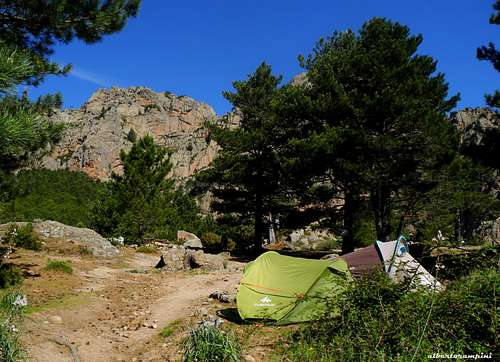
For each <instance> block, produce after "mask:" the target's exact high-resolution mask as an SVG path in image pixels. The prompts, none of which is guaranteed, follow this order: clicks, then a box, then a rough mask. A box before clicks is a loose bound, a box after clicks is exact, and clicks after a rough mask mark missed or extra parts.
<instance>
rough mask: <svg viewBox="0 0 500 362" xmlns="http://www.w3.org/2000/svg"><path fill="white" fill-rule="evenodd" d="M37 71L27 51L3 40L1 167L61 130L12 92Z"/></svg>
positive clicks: (39, 146)
mask: <svg viewBox="0 0 500 362" xmlns="http://www.w3.org/2000/svg"><path fill="white" fill-rule="evenodd" d="M35 72H36V70H35V69H34V66H33V64H32V63H31V61H30V59H29V56H28V55H27V54H26V52H23V51H19V50H15V49H12V48H9V47H6V46H5V45H3V44H0V97H1V98H0V170H3V171H10V170H12V169H14V168H16V167H19V166H20V165H21V164H22V163H23V162H25V161H27V160H28V159H29V158H30V156H32V155H33V154H35V153H36V152H37V151H38V150H40V149H42V148H44V147H46V146H47V145H48V144H49V143H50V142H53V141H55V140H56V139H57V136H58V134H59V133H60V132H61V126H58V125H54V124H52V123H50V122H49V121H48V120H47V119H46V117H44V116H43V115H41V114H40V112H39V109H35V108H34V107H32V106H31V105H28V104H26V103H23V102H18V101H17V100H16V99H17V98H16V97H15V96H12V93H13V92H14V87H15V86H16V85H17V84H18V83H19V82H20V81H21V80H22V79H25V78H26V77H28V76H30V75H32V74H35ZM9 100H15V101H13V102H10V101H9ZM7 105H8V106H7Z"/></svg>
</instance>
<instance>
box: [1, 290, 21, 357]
mask: <svg viewBox="0 0 500 362" xmlns="http://www.w3.org/2000/svg"><path fill="white" fill-rule="evenodd" d="M25 306H26V299H25V297H24V296H23V295H21V294H19V293H15V292H10V291H9V292H7V293H5V294H4V295H3V297H2V299H1V300H0V360H1V361H3V362H15V361H19V360H21V359H23V358H24V357H25V352H24V349H23V348H22V346H21V342H20V339H19V329H20V323H21V322H22V317H23V312H24V307H25Z"/></svg>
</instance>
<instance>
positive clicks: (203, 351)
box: [183, 326, 241, 362]
mask: <svg viewBox="0 0 500 362" xmlns="http://www.w3.org/2000/svg"><path fill="white" fill-rule="evenodd" d="M183 349H184V358H183V360H184V361H185V362H195V361H207V362H211V361H213V362H215V361H217V362H238V361H240V360H241V347H240V345H239V343H238V341H237V340H236V338H235V337H234V336H233V335H232V334H231V333H229V332H227V333H225V332H223V331H221V330H220V329H218V328H217V327H212V326H202V327H200V328H198V329H195V330H192V331H191V332H189V335H188V336H187V337H186V339H184V341H183Z"/></svg>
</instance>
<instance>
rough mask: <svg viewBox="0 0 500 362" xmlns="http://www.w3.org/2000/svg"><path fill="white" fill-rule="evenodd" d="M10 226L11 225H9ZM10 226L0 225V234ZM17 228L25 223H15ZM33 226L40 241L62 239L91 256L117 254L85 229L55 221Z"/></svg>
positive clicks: (109, 245) (94, 234)
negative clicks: (85, 249) (90, 253)
mask: <svg viewBox="0 0 500 362" xmlns="http://www.w3.org/2000/svg"><path fill="white" fill-rule="evenodd" d="M11 224H12V223H11ZM11 224H3V225H0V233H1V232H2V231H3V232H5V231H6V230H8V228H9V226H10V225H11ZM15 224H16V225H17V226H18V227H23V226H25V225H26V224H28V223H26V222H16V223H15ZM32 224H33V232H34V233H35V234H37V235H38V237H39V238H40V239H42V240H43V239H62V240H64V241H65V242H69V243H73V244H75V245H80V246H82V247H84V248H87V249H89V250H91V251H92V255H94V256H99V257H112V256H116V255H118V254H119V251H118V249H117V248H115V247H114V246H113V245H112V244H111V243H110V242H109V240H107V239H105V238H103V237H102V236H101V235H99V234H98V233H97V232H95V231H94V230H91V229H87V228H77V227H74V226H69V225H65V224H62V223H60V222H57V221H51V220H46V221H35V222H33V223H32Z"/></svg>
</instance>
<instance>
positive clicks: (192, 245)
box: [177, 230, 203, 249]
mask: <svg viewBox="0 0 500 362" xmlns="http://www.w3.org/2000/svg"><path fill="white" fill-rule="evenodd" d="M177 241H178V242H179V243H182V245H183V246H184V247H185V248H188V249H203V244H202V243H201V240H200V238H199V237H197V236H196V235H195V234H193V233H190V232H187V231H184V230H179V231H177Z"/></svg>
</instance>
